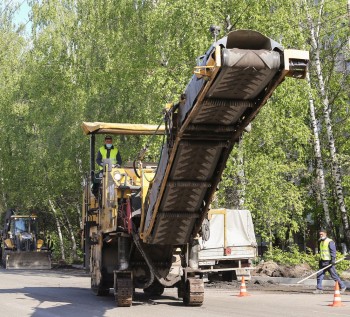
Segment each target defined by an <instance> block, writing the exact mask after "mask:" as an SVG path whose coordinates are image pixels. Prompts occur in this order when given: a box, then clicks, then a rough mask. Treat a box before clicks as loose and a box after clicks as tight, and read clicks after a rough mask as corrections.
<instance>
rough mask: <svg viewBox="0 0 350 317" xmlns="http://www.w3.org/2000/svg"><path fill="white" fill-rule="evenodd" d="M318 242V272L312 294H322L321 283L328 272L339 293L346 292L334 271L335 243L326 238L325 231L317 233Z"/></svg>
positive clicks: (321, 230)
mask: <svg viewBox="0 0 350 317" xmlns="http://www.w3.org/2000/svg"><path fill="white" fill-rule="evenodd" d="M319 235H320V238H319V241H320V248H319V250H320V257H321V258H320V262H319V268H320V271H318V273H317V288H316V290H315V291H314V292H313V293H314V294H322V293H323V290H322V281H323V278H324V276H325V274H326V272H329V274H330V275H331V277H332V279H333V280H334V281H338V283H339V287H340V292H341V293H343V292H344V291H345V290H346V286H345V284H344V282H343V281H342V280H341V279H340V277H339V275H338V273H337V271H336V269H335V264H336V247H335V243H334V241H333V240H332V239H330V238H328V237H327V230H325V229H320V231H319Z"/></svg>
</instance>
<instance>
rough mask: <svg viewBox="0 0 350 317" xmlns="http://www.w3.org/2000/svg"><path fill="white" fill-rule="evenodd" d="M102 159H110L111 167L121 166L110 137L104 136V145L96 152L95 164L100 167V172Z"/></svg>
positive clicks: (118, 155)
mask: <svg viewBox="0 0 350 317" xmlns="http://www.w3.org/2000/svg"><path fill="white" fill-rule="evenodd" d="M104 159H111V161H112V164H113V165H116V164H118V165H119V166H120V165H122V157H121V156H120V153H119V151H118V149H117V148H116V147H114V146H113V139H112V137H111V136H110V135H106V137H105V144H104V145H103V146H101V147H100V148H99V150H98V152H97V157H96V163H97V164H98V165H99V166H100V167H101V170H102V169H103V160H104Z"/></svg>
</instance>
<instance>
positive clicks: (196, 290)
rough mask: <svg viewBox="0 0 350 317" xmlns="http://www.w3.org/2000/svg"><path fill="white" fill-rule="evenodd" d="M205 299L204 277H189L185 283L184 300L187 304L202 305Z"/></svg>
mask: <svg viewBox="0 0 350 317" xmlns="http://www.w3.org/2000/svg"><path fill="white" fill-rule="evenodd" d="M203 301H204V282H203V279H199V278H189V279H187V281H186V283H185V289H184V294H183V302H184V304H185V305H187V306H201V305H202V304H203Z"/></svg>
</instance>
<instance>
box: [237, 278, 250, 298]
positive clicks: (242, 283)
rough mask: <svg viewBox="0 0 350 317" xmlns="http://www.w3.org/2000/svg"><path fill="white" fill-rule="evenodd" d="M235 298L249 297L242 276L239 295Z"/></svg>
mask: <svg viewBox="0 0 350 317" xmlns="http://www.w3.org/2000/svg"><path fill="white" fill-rule="evenodd" d="M237 296H238V297H243V296H250V295H249V294H248V292H247V288H246V287H245V281H244V276H242V282H241V289H240V292H239V295H237Z"/></svg>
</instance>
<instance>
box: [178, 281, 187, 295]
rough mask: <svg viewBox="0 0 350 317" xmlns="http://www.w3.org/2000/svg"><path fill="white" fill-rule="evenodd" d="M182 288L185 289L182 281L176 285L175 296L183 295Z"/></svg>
mask: <svg viewBox="0 0 350 317" xmlns="http://www.w3.org/2000/svg"><path fill="white" fill-rule="evenodd" d="M184 289H185V286H184V283H183V282H181V283H179V284H178V286H177V297H178V298H183V297H184Z"/></svg>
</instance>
